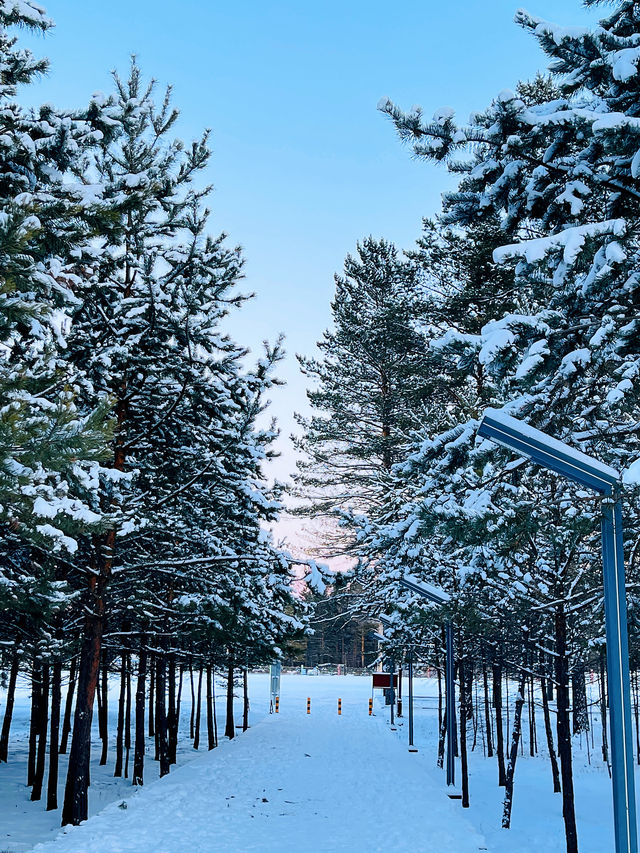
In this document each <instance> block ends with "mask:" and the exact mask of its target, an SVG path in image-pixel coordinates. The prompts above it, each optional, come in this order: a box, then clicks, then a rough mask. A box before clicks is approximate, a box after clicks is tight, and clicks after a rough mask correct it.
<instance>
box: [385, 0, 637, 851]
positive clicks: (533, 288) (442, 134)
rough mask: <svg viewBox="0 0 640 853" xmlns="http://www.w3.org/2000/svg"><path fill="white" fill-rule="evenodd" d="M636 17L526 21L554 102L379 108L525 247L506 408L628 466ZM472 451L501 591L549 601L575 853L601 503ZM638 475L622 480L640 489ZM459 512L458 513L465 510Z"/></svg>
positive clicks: (466, 205)
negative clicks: (578, 648) (578, 714)
mask: <svg viewBox="0 0 640 853" xmlns="http://www.w3.org/2000/svg"><path fill="white" fill-rule="evenodd" d="M639 14H640V13H639V12H638V9H637V4H635V3H619V4H617V6H616V8H615V11H614V12H613V13H612V14H611V15H609V17H608V18H606V19H605V20H603V21H602V22H601V25H600V27H598V28H594V29H588V28H575V27H571V28H563V27H558V26H555V25H552V24H548V23H546V22H544V21H541V20H539V19H536V18H533V17H531V16H529V15H528V14H527V13H524V12H519V13H518V16H517V20H518V22H519V23H520V24H521V25H523V26H524V27H525V28H527V29H529V30H530V31H531V32H532V33H533V34H534V35H535V36H536V37H537V38H538V40H539V42H540V44H541V46H542V47H543V49H544V50H545V52H546V53H547V54H548V56H549V58H550V60H551V65H550V72H551V76H552V82H553V86H554V88H555V92H554V95H553V98H552V99H551V100H549V99H548V98H545V97H542V98H535V99H533V100H532V99H531V93H530V91H524V90H523V91H522V92H520V93H515V94H514V93H512V92H508V91H505V92H502V93H501V94H500V95H499V96H498V98H497V99H496V100H495V101H494V102H493V104H492V105H491V106H490V107H489V109H487V110H486V111H485V112H483V113H481V114H479V115H476V116H474V117H472V123H471V124H470V125H468V126H461V127H458V126H456V124H455V122H454V120H453V112H452V111H450V110H440V111H438V113H437V114H436V115H435V116H434V119H433V121H432V122H425V121H424V120H423V118H422V113H421V111H420V110H413V111H412V112H411V113H408V114H405V113H403V112H402V111H401V110H399V109H398V108H396V107H394V106H393V105H392V104H391V103H389V102H388V101H385V102H384V103H383V105H382V108H383V110H384V111H385V112H387V113H388V114H390V115H391V117H392V118H393V120H394V121H395V123H396V126H397V127H398V130H399V132H400V134H401V135H402V136H403V138H405V139H408V140H411V141H412V142H413V145H414V150H415V151H416V153H417V154H418V155H420V156H424V157H428V158H431V159H435V160H445V161H447V162H448V164H449V165H450V167H451V168H452V169H454V170H455V171H458V172H462V173H463V174H464V175H465V180H464V182H463V187H462V189H461V191H460V192H457V193H453V194H450V195H449V196H448V197H447V198H446V199H445V208H446V215H447V217H448V218H449V221H452V222H457V223H461V224H464V223H469V222H473V221H478V220H479V219H483V218H485V217H487V216H496V217H498V218H499V219H500V221H501V222H502V223H503V225H504V227H505V229H506V230H507V231H508V232H509V233H510V234H512V235H513V237H515V242H513V237H512V238H511V240H512V242H510V243H509V245H507V246H505V247H504V248H502V249H499V250H497V251H496V252H495V253H494V258H495V259H496V260H497V261H499V262H505V263H512V264H513V268H514V272H515V275H516V287H517V294H518V301H519V302H520V305H521V308H520V310H519V311H518V312H514V313H512V314H509V315H507V316H503V317H502V318H499V319H497V320H496V322H494V323H490V324H489V323H488V324H486V325H485V326H484V328H483V329H482V330H481V334H480V341H479V346H480V348H481V351H482V350H484V352H485V353H486V354H488V358H486V361H485V367H486V369H487V370H488V372H489V373H491V374H492V376H493V377H494V380H495V381H496V382H497V383H499V385H500V386H501V389H502V390H501V396H502V400H500V401H499V402H506V401H509V404H508V410H509V411H511V412H512V413H513V414H516V415H519V416H522V417H526V418H527V419H528V420H529V421H530V422H532V423H534V424H536V425H537V426H540V427H541V428H542V429H545V430H547V431H548V432H551V433H552V434H554V435H556V436H558V437H560V438H561V439H564V440H566V441H568V442H569V443H572V444H573V445H574V446H578V447H581V449H583V450H585V451H587V452H590V453H593V454H594V455H596V456H598V457H599V458H601V459H604V460H605V461H607V462H609V463H610V464H612V465H614V466H616V467H618V468H626V467H627V466H629V464H630V463H631V462H632V461H633V460H634V459H636V458H637V457H638V455H639V453H640V447H639V446H638V440H637V423H638V382H637V375H638V336H637V330H636V325H637V321H636V319H635V314H636V307H637V300H638V272H637V267H638V246H637V238H636V236H635V232H634V229H633V228H632V227H631V223H632V222H633V221H634V219H635V217H636V216H637V206H638V200H639V199H640V193H639V192H638V188H637V173H638V169H637V161H638V154H637V151H638V148H639V147H640V146H639V145H638V132H639V131H638V127H637V118H636V117H637V116H638V113H639V111H640V103H639V102H638V95H637V58H636V52H637V43H638V39H639V36H640V17H639ZM460 155H462V157H461V156H460ZM497 402H498V401H497ZM465 443H466V445H467V451H466V452H468V453H469V457H468V458H469V462H470V463H471V465H469V466H468V467H467V468H466V472H465V473H470V472H471V473H472V472H475V474H476V477H472V478H471V479H470V480H467V482H466V483H465V485H464V486H463V488H462V489H461V492H460V495H461V496H462V497H463V498H464V496H465V492H466V495H467V498H469V497H471V496H472V492H473V491H475V492H476V494H477V495H478V496H481V500H480V504H482V503H484V507H482V506H480V505H479V504H478V502H476V505H475V507H474V509H475V510H476V511H478V510H479V516H480V517H481V518H482V517H484V518H485V524H486V525H487V531H488V532H489V533H490V534H491V537H490V539H491V540H492V542H493V543H494V544H495V537H494V532H495V530H496V525H497V526H498V528H499V527H500V525H501V521H500V519H501V518H504V517H505V515H506V517H507V518H508V519H509V522H508V523H509V525H510V527H511V532H510V535H509V536H508V537H506V539H505V542H504V543H503V548H504V544H506V543H507V542H509V541H511V543H512V545H513V546H515V547H513V549H512V552H511V555H510V556H509V558H508V560H506V561H505V564H506V565H507V571H506V572H505V578H504V580H506V581H507V582H508V584H509V585H510V588H511V593H512V594H514V593H515V589H519V591H520V593H521V594H522V595H524V596H529V595H533V600H536V599H538V598H540V597H542V598H546V599H547V600H548V602H549V616H550V619H551V620H552V623H553V624H552V626H551V628H552V635H553V636H554V639H555V643H556V649H555V650H556V653H557V664H556V680H557V681H558V684H559V687H560V692H559V695H558V710H559V713H558V736H559V748H560V753H561V758H562V759H563V760H562V768H563V796H564V815H565V826H566V836H567V849H568V850H575V849H577V838H576V828H575V818H574V815H573V803H572V783H571V750H570V732H569V722H568V690H569V686H568V680H569V679H568V660H569V657H568V656H569V654H570V652H571V649H570V648H569V647H570V645H571V640H572V638H573V639H574V640H575V634H576V633H577V632H578V629H580V630H582V631H583V632H584V633H585V634H586V636H587V638H588V639H589V638H590V639H591V641H592V642H593V641H597V640H598V639H599V633H600V632H599V631H598V624H599V623H600V619H598V620H597V621H596V622H595V623H594V621H593V620H592V621H591V624H590V625H587V624H586V620H585V619H584V618H583V617H584V615H585V606H587V607H588V606H589V605H590V604H592V605H594V606H595V608H596V612H597V613H598V616H599V617H601V600H600V597H598V600H597V601H596V602H593V580H594V578H593V572H594V570H595V569H597V557H596V543H595V542H594V541H593V539H594V536H593V531H594V530H595V529H596V528H597V502H595V501H594V500H593V499H592V498H591V497H590V496H588V495H586V494H582V493H580V492H579V490H576V489H575V488H572V487H570V486H569V485H568V484H565V483H563V482H562V481H559V480H557V479H555V478H550V477H547V476H545V475H543V474H541V473H539V472H537V473H534V472H532V471H530V470H526V471H525V470H521V471H520V473H516V470H517V468H520V469H522V464H521V463H518V462H517V461H516V462H513V461H511V462H509V461H508V460H507V459H506V458H505V457H504V456H502V455H501V454H500V453H498V452H496V451H495V450H494V449H493V448H491V449H490V448H488V447H484V446H482V445H481V446H480V447H478V448H473V447H472V444H471V442H470V441H468V440H467V441H466V442H465ZM489 451H490V455H487V453H488V452H489ZM490 460H491V461H490ZM496 463H498V464H499V465H501V466H503V467H502V472H500V469H496ZM508 471H510V472H511V473H507V472H508ZM633 471H634V469H633V468H632V469H631V471H630V472H629V475H628V480H629V481H630V483H631V482H633V484H635V477H634V473H633ZM541 495H542V496H543V497H542V499H541V498H540V496H541ZM465 500H466V498H465V499H464V500H459V499H458V500H457V501H456V503H457V505H458V507H460V506H461V505H463V504H464V502H465ZM635 503H636V501H635V495H633V494H630V493H629V492H628V493H627V503H626V526H627V531H628V533H629V534H630V535H629V537H628V538H629V540H630V541H631V540H635V539H636V537H637V531H638V525H637V516H636V510H635V507H634V504H635ZM578 507H580V509H578ZM452 508H453V509H454V514H457V513H458V512H459V509H456V508H455V506H454V505H453V504H452ZM487 538H489V537H487ZM480 548H481V543H480V542H478V549H480ZM492 550H493V547H492ZM478 553H480V551H478ZM518 564H520V565H518ZM522 566H524V567H525V568H526V571H524V572H523V569H522ZM532 569H533V570H532ZM518 572H520V577H519V578H518ZM587 580H588V581H589V582H587ZM632 580H633V579H632ZM552 602H554V603H552ZM590 615H591V614H590ZM594 627H595V629H596V630H595V631H594ZM574 645H578V644H577V643H574ZM558 667H559V668H558ZM561 694H562V695H561Z"/></svg>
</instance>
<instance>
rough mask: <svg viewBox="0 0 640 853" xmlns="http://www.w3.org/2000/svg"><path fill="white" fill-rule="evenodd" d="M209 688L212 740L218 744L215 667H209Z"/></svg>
mask: <svg viewBox="0 0 640 853" xmlns="http://www.w3.org/2000/svg"><path fill="white" fill-rule="evenodd" d="M211 689H212V692H213V742H214V744H215V745H216V746H217V745H218V721H217V719H216V668H215V666H214V667H212V668H211Z"/></svg>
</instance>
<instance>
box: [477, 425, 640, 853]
mask: <svg viewBox="0 0 640 853" xmlns="http://www.w3.org/2000/svg"><path fill="white" fill-rule="evenodd" d="M478 435H480V436H482V437H483V438H488V439H490V440H491V441H494V442H495V443H496V444H500V445H502V446H503V447H506V448H508V449H509V450H513V451H514V452H516V453H518V454H520V455H521V456H526V457H528V458H529V459H531V460H532V461H533V462H535V463H536V464H538V465H541V466H542V467H543V468H547V469H549V470H550V471H555V472H556V473H558V474H561V475H562V476H563V477H566V478H567V479H569V480H573V482H575V483H579V484H580V485H582V486H586V487H587V488H590V489H592V490H593V491H594V492H597V493H598V494H600V495H602V496H603V501H602V521H601V524H602V563H603V572H604V607H605V630H606V641H607V686H608V690H609V704H610V721H611V777H612V785H613V820H614V831H615V850H616V853H637V850H638V838H637V826H636V799H635V787H634V777H633V751H632V746H631V697H630V689H629V646H628V637H627V602H626V594H625V576H624V554H623V549H622V505H621V501H620V488H621V485H622V484H621V478H620V474H619V473H618V471H616V470H615V469H614V468H610V467H609V466H608V465H604V464H603V463H601V462H599V461H598V460H597V459H593V457H591V456H587V455H586V453H582V452H581V451H579V450H574V449H573V448H572V447H570V446H569V445H567V444H565V443H564V442H561V441H558V440H557V439H555V438H552V437H551V436H548V435H546V434H545V433H543V432H541V431H540V430H537V429H534V428H533V427H531V426H529V425H528V424H526V423H523V421H519V420H517V419H516V418H512V417H510V416H509V415H506V414H504V413H503V412H502V411H500V410H498V409H487V410H486V411H485V413H484V417H483V418H482V421H481V423H480V427H479V428H478Z"/></svg>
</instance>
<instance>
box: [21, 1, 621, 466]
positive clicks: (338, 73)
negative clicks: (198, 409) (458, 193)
mask: <svg viewBox="0 0 640 853" xmlns="http://www.w3.org/2000/svg"><path fill="white" fill-rule="evenodd" d="M39 2H41V3H44V4H45V5H46V7H47V11H48V13H49V14H50V15H51V16H52V17H53V18H54V20H55V21H56V24H57V26H56V28H55V29H54V30H53V31H52V32H51V33H50V34H48V35H47V36H46V37H44V38H40V37H38V38H35V39H29V43H30V45H31V47H32V48H33V49H34V50H35V51H37V52H38V53H39V54H43V53H44V54H46V55H48V56H49V57H50V59H51V73H50V75H49V77H48V78H46V79H44V80H42V81H41V82H40V83H39V84H38V85H37V86H35V87H32V91H31V92H30V93H29V99H30V100H31V101H52V102H53V103H56V104H57V105H59V106H76V105H79V104H82V103H84V102H86V100H87V99H88V97H89V96H90V95H91V93H92V92H94V91H96V90H101V91H108V90H109V89H110V78H109V71H110V70H111V69H112V68H118V69H120V70H121V71H122V73H123V74H125V73H126V69H127V65H128V61H129V59H128V58H129V56H130V54H131V53H136V54H137V56H138V58H139V62H140V64H141V66H142V68H143V70H144V71H145V72H146V73H147V74H148V75H151V76H154V77H156V78H157V79H158V80H159V81H160V82H161V83H162V84H165V83H171V84H173V86H174V93H175V103H176V105H177V106H178V107H179V108H180V109H181V112H182V115H181V119H180V124H179V128H178V133H179V135H180V136H182V137H183V138H185V139H189V138H190V137H192V136H197V135H198V134H199V133H200V132H201V130H202V129H203V128H204V127H210V128H212V130H213V137H212V144H213V149H214V158H213V161H212V166H211V169H210V174H209V175H208V178H209V179H210V180H211V181H212V182H213V183H214V185H215V187H216V192H215V195H214V196H213V201H212V206H213V212H214V215H213V218H212V223H211V225H212V230H214V231H216V232H218V231H220V230H224V231H226V232H228V233H229V235H230V239H231V240H232V241H233V242H234V243H240V244H242V246H243V247H244V249H245V255H246V259H247V265H246V282H245V288H246V289H247V290H252V291H255V292H256V293H257V298H256V300H254V302H253V303H252V304H251V305H249V306H247V307H245V308H244V309H243V311H242V312H241V313H240V314H239V315H238V316H237V317H235V318H234V319H233V320H232V321H231V323H230V327H231V331H232V333H233V334H234V336H235V337H236V339H238V340H239V341H240V342H242V343H245V344H247V345H249V346H251V347H252V349H253V350H254V351H258V350H259V348H260V342H261V341H262V340H263V339H264V338H269V339H273V338H275V336H276V335H277V334H278V333H279V332H283V333H284V334H285V335H286V339H287V342H286V347H287V350H288V352H289V357H288V359H287V361H286V363H285V364H284V365H283V368H282V371H281V372H282V375H283V377H284V378H285V379H286V380H287V387H286V388H283V389H278V390H276V391H275V392H274V395H273V407H272V410H273V414H274V415H276V416H277V417H278V420H279V422H280V424H281V427H282V431H283V439H282V441H281V449H282V451H283V458H282V460H281V461H280V462H279V463H277V474H278V476H279V477H280V478H283V477H284V476H285V475H286V473H287V471H288V470H289V469H290V468H291V467H292V464H293V457H292V453H291V450H290V447H289V443H288V441H287V439H286V436H287V435H288V434H289V433H290V432H291V431H292V429H293V418H292V412H293V411H294V410H298V411H301V410H302V411H304V410H305V408H306V407H305V398H304V379H303V377H301V376H300V375H299V373H298V371H297V364H296V361H295V359H294V358H293V354H294V353H295V352H303V353H305V354H309V353H311V352H313V348H314V346H313V345H314V342H315V341H316V340H317V339H318V338H319V337H320V335H321V334H322V331H323V329H324V328H326V327H327V325H328V324H329V323H330V309H329V303H330V299H331V297H332V292H333V273H334V272H336V271H338V270H340V268H341V265H342V261H343V258H344V256H345V254H346V253H347V252H349V251H353V249H354V248H355V243H356V241H357V240H358V239H359V238H361V237H363V236H366V235H368V234H373V235H374V236H379V237H381V236H384V237H386V238H388V239H391V240H393V241H395V242H396V243H397V244H398V245H399V246H400V247H408V246H410V245H411V244H412V243H413V241H414V240H415V239H416V237H417V236H418V235H419V232H420V225H421V219H422V217H424V216H428V215H433V214H434V213H436V212H437V210H438V204H439V198H440V194H441V193H442V191H443V190H445V189H447V188H448V187H450V186H452V184H451V180H450V178H449V177H448V176H447V174H446V172H445V171H444V169H442V168H438V167H435V166H432V165H427V164H425V163H421V162H416V161H414V160H412V159H411V157H410V154H409V152H408V150H407V149H405V148H403V147H402V146H401V145H400V143H399V142H398V140H397V139H396V137H395V135H394V132H393V129H392V127H391V125H390V123H389V122H388V120H386V119H385V117H384V116H382V115H381V114H380V113H378V112H377V111H376V104H377V102H378V100H379V99H380V97H381V96H386V95H388V96H389V97H391V98H392V99H393V100H394V101H396V102H397V103H399V104H401V105H402V106H405V107H407V108H408V107H410V106H412V105H413V104H421V105H422V106H423V107H424V109H425V111H426V112H427V113H428V114H430V113H431V112H433V111H435V109H436V108H438V107H442V106H452V107H454V108H455V109H456V111H457V112H458V113H459V114H460V115H461V116H463V117H464V118H466V117H467V115H468V114H469V112H470V111H471V110H474V109H482V108H483V107H484V106H485V105H486V104H487V103H488V102H489V101H490V100H491V98H492V97H493V96H494V95H496V94H497V93H498V92H499V91H500V90H501V89H504V88H512V87H513V86H514V85H515V83H516V82H517V80H518V79H521V78H528V77H532V76H533V75H534V74H535V72H536V70H537V69H538V68H542V67H543V63H544V60H543V56H542V54H541V52H540V50H539V49H538V46H537V43H536V42H535V40H534V39H532V38H531V37H530V36H529V35H528V34H526V33H525V32H523V31H522V30H521V29H520V28H519V27H517V26H515V24H513V15H514V12H515V10H516V8H517V3H515V2H511V0H491V2H488V3H487V2H478V0H457V2H455V0H454V2H448V3H445V2H442V1H441V0H438V2H435V0H395V2H380V1H379V0H342V2H337V0H325V2H322V3H312V2H300V0H297V2H294V0H286V2H285V0H279V2H270V0H236V2H234V3H230V2H224V3H222V2H218V0H182V2H178V3H175V2H169V0H109V2H101V0H51V2H47V0H39ZM527 8H528V10H529V11H530V12H531V13H532V14H535V15H539V16H540V17H544V18H548V19H550V20H553V21H556V22H558V23H563V24H582V23H585V22H586V21H594V20H596V15H595V14H594V13H593V12H587V11H586V10H584V9H583V8H582V7H581V6H580V4H579V2H577V0H531V2H530V3H529V5H528V6H527ZM601 11H602V10H601ZM604 11H606V7H605V9H604Z"/></svg>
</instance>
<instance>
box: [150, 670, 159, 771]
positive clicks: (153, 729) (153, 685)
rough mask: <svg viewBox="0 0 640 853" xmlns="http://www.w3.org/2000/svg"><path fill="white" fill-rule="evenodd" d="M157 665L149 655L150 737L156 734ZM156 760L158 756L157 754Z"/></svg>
mask: <svg viewBox="0 0 640 853" xmlns="http://www.w3.org/2000/svg"><path fill="white" fill-rule="evenodd" d="M155 691H156V666H155V659H154V657H153V655H150V656H149V737H155V736H156V724H155V717H154V714H155V707H156V702H155V695H156V692H155ZM155 760H156V761H157V760H158V757H157V756H156V759H155Z"/></svg>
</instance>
